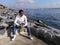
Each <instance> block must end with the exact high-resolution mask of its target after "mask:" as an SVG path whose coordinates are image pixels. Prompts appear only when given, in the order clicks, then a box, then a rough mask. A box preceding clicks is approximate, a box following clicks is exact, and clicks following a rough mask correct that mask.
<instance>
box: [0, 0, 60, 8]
mask: <svg viewBox="0 0 60 45" xmlns="http://www.w3.org/2000/svg"><path fill="white" fill-rule="evenodd" d="M0 4H4V5H6V6H8V7H12V8H60V0H0Z"/></svg>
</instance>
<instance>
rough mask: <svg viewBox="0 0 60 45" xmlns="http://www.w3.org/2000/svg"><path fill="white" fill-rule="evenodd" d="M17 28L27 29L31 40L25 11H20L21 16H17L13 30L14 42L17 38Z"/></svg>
mask: <svg viewBox="0 0 60 45" xmlns="http://www.w3.org/2000/svg"><path fill="white" fill-rule="evenodd" d="M17 27H25V28H27V32H28V37H29V39H32V38H31V31H30V27H29V26H27V17H26V16H25V15H24V11H23V10H19V15H17V16H16V19H15V22H14V30H13V36H14V37H13V38H12V40H14V39H15V38H16V29H17Z"/></svg>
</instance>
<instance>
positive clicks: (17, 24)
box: [14, 16, 19, 26]
mask: <svg viewBox="0 0 60 45" xmlns="http://www.w3.org/2000/svg"><path fill="white" fill-rule="evenodd" d="M17 21H18V16H17V17H16V19H15V22H14V23H15V24H16V25H18V26H19V24H18V23H17Z"/></svg>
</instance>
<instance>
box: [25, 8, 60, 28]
mask: <svg viewBox="0 0 60 45" xmlns="http://www.w3.org/2000/svg"><path fill="white" fill-rule="evenodd" d="M25 14H26V15H27V16H28V17H30V18H34V19H40V20H42V21H43V22H45V23H46V24H47V25H50V26H52V27H54V28H57V29H60V9H59V8H56V9H53V8H52V9H26V10H25Z"/></svg>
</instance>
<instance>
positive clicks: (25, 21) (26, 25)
mask: <svg viewBox="0 0 60 45" xmlns="http://www.w3.org/2000/svg"><path fill="white" fill-rule="evenodd" d="M24 21H25V25H24V26H27V17H26V16H25V20H24Z"/></svg>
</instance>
